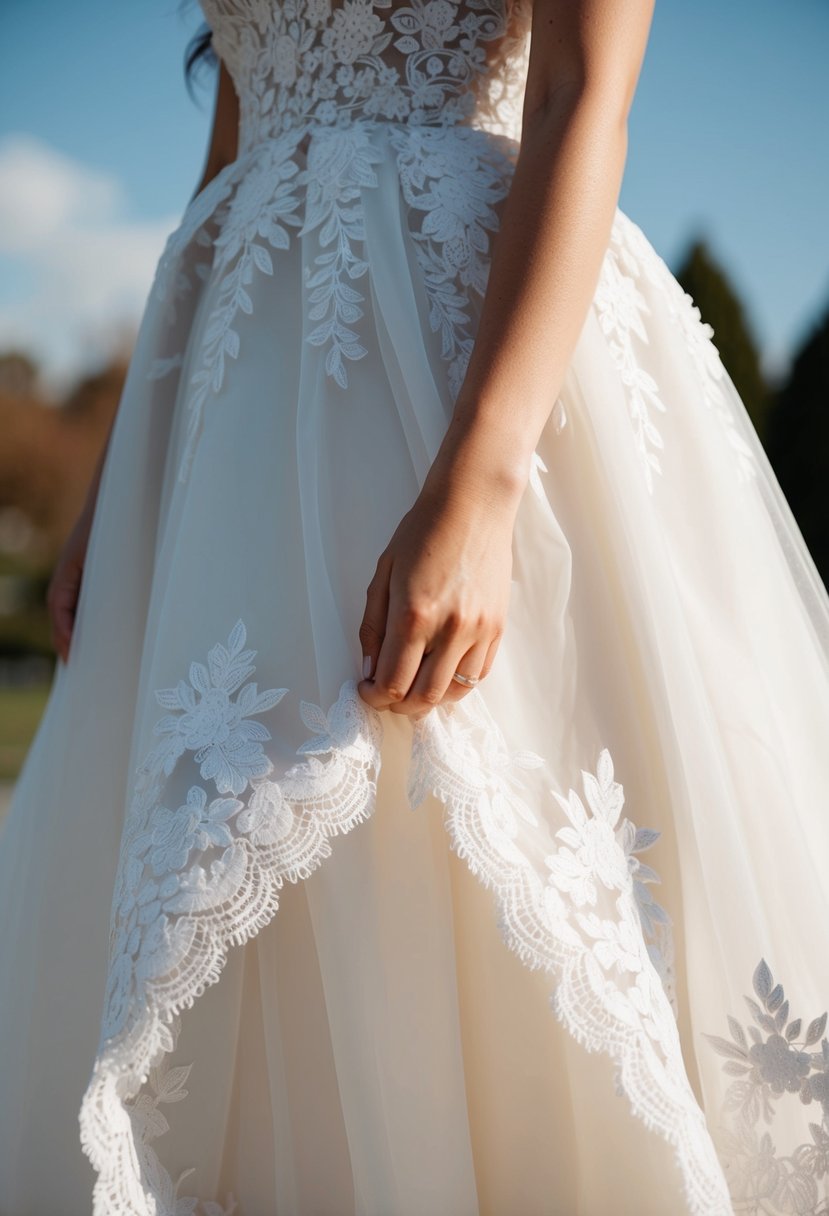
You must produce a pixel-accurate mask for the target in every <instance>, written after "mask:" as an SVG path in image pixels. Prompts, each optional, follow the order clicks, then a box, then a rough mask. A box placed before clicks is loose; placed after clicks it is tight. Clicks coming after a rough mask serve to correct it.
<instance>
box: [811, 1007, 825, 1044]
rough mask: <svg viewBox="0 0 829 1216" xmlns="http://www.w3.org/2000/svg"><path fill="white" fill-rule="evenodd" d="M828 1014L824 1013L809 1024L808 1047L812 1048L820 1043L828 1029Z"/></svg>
mask: <svg viewBox="0 0 829 1216" xmlns="http://www.w3.org/2000/svg"><path fill="white" fill-rule="evenodd" d="M826 1018H827V1014H826V1013H822V1014H821V1015H820V1017H819V1018H815V1020H814V1021H813V1022H810V1023H809V1029H808V1030H807V1031H806V1046H807V1047H811V1046H812V1045H813V1044H814V1043H817V1042H819V1041H820V1039H821V1038H822V1036H823V1032H824V1030H825V1029H826Z"/></svg>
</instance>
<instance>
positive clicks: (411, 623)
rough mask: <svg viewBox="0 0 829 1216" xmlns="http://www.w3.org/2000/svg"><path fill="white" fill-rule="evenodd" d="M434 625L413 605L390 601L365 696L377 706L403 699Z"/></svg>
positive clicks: (382, 707) (393, 703) (387, 706)
mask: <svg viewBox="0 0 829 1216" xmlns="http://www.w3.org/2000/svg"><path fill="white" fill-rule="evenodd" d="M429 631H430V626H429V623H428V622H427V620H426V618H425V617H424V616H423V615H421V614H420V613H419V612H417V611H415V610H414V609H412V608H411V607H404V606H402V605H401V606H400V607H398V606H396V605H395V602H394V599H393V598H391V599H390V602H389V616H388V621H387V628H386V635H385V637H384V638H383V642H382V645H381V647H380V654H379V655H378V657H377V667H376V670H375V674H374V680H373V682H370V683H368V684H367V686H366V689H365V692H364V693H363V695H364V698H365V700H366V701H368V702H369V704H371V705H374V706H375V708H376V709H389V708H391V707H392V706H393V705H397V704H398V703H399V702H401V701H402V700H403V699H404V697H405V696H406V693H407V692H408V691H409V688H410V687H411V685H412V681H413V680H414V678H415V676H416V675H417V670H418V668H419V666H420V663H421V660H422V658H423V652H424V651H425V650H426V648H427V646H428V645H429Z"/></svg>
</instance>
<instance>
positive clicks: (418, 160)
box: [389, 127, 514, 398]
mask: <svg viewBox="0 0 829 1216" xmlns="http://www.w3.org/2000/svg"><path fill="white" fill-rule="evenodd" d="M389 138H390V139H391V142H392V144H393V145H394V147H395V149H396V150H397V165H398V170H399V173H400V184H401V187H402V190H403V196H404V198H405V200H406V202H407V203H408V204H409V207H410V209H411V210H410V214H412V215H416V214H417V213H418V212H420V213H422V223H421V225H420V228H419V229H418V228H417V226H415V225H413V226H412V227H411V228H410V232H411V235H412V239H413V240H414V242H415V247H416V249H417V256H418V259H419V262H420V265H421V269H422V271H423V283H424V286H425V288H426V292H427V295H428V297H429V304H430V310H429V325H430V327H431V329H432V330H433V332H434V331H437V332H439V333H440V339H441V354H442V355H443V357H444V359H446V360H447V361H448V364H449V368H448V377H449V390H450V393H451V394H452V396H453V398H454V397H456V396H457V394H458V392H459V391H460V387H461V384H462V383H463V378H464V376H465V374H466V368H467V365H468V363H469V357H470V354H471V352H472V346H473V343H474V331H473V328H472V321H471V318H470V315H469V293H470V291H474V292H476V293H477V294H478V295H479V296H480V297H481V298H483V295H484V292H485V291H486V284H487V279H488V277H489V266H490V253H489V245H490V241H489V236H490V233H494V232H496V231H497V230H498V225H499V221H498V214H497V212H496V211H495V210H494V206H495V204H496V203H498V202H500V201H501V200H502V199H504V198H506V196H507V194H508V193H509V186H510V182H511V175H512V172H513V169H514V164H513V160H512V158H511V157H510V156H508V155H507V154H506V153H505V152H502V151H500V150H499V148H498V147H497V146H496V145H495V144H494V143H493V141H492V140H491V139H490V137H489V136H488V135H483V136H482V135H481V133H480V132H478V131H476V130H474V129H472V128H459V127H452V128H440V127H424V128H422V129H421V130H418V131H410V130H408V129H404V130H403V131H401V130H399V129H394V128H392V130H391V132H390V136H389Z"/></svg>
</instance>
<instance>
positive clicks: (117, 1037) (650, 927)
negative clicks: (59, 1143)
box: [80, 621, 731, 1216]
mask: <svg viewBox="0 0 829 1216" xmlns="http://www.w3.org/2000/svg"><path fill="white" fill-rule="evenodd" d="M246 641H247V637H246V630H245V627H244V624H243V623H242V621H238V622H237V623H236V625H235V626H234V628H233V629H232V630H231V632H230V635H229V637H228V640H227V644H217V645H216V646H214V647H213V648H212V649H211V650H210V652H209V654H208V655H207V661H206V663H200V662H193V663H191V665H190V669H189V677H188V679H181V680H179V681H178V683H177V684H176V685H175V686H174V687H171V688H167V689H161V690H159V691H158V692H157V693H156V699H157V700H158V702H159V705H160V706H161V707H162V708H163V709H164V710H165V711H167V712H166V713H165V714H164V715H163V716H162V717H161V718H160V719H159V720H158V722H157V723H156V726H155V734H156V735H157V737H158V741H157V742H156V744H155V745H154V746H153V747H152V748H151V750H150V751H149V753H148V755H147V756H146V758H145V759H144V761H143V762H142V764H141V765H140V766H139V768H138V771H137V773H136V776H135V789H134V796H133V799H132V804H131V807H130V814H129V817H128V820H127V823H126V825H125V832H124V839H123V841H122V848H121V855H120V860H119V867H118V873H117V876H116V883H115V891H114V895H113V905H112V931H111V936H110V959H109V971H108V982H107V987H106V998H105V1010H104V1017H103V1023H102V1029H101V1040H100V1044H99V1049H98V1055H97V1058H96V1062H95V1067H94V1070H93V1074H92V1078H91V1080H90V1082H89V1086H88V1088H87V1091H86V1094H85V1095H84V1099H83V1104H82V1108H81V1113H80V1123H81V1142H82V1145H83V1148H84V1151H85V1152H86V1153H87V1155H88V1156H89V1158H90V1160H91V1161H92V1163H93V1165H94V1166H95V1169H96V1170H97V1171H98V1175H99V1176H98V1179H97V1181H96V1184H95V1191H94V1212H95V1216H104V1214H106V1216H127V1214H129V1216H150V1214H152V1216H168V1214H169V1216H182V1214H183V1213H185V1212H186V1213H189V1214H190V1216H195V1214H196V1213H197V1212H199V1211H200V1212H201V1216H219V1214H220V1213H229V1212H231V1211H232V1210H233V1199H232V1196H231V1197H228V1200H227V1204H228V1205H229V1206H226V1207H221V1206H217V1205H216V1204H215V1201H211V1203H204V1204H202V1207H201V1208H200V1209H199V1208H198V1203H199V1201H198V1200H197V1199H196V1198H195V1197H194V1196H183V1195H181V1194H179V1188H180V1186H181V1183H182V1181H183V1179H184V1177H186V1176H187V1175H188V1174H189V1173H190V1171H185V1172H184V1173H183V1174H182V1175H180V1176H179V1178H178V1179H177V1181H176V1182H175V1183H173V1181H172V1179H171V1178H170V1176H169V1174H168V1173H167V1171H166V1170H165V1169H164V1167H163V1166H162V1164H161V1162H160V1160H159V1158H158V1155H157V1153H156V1152H155V1149H154V1147H153V1143H152V1142H153V1141H154V1140H155V1139H157V1138H158V1137H159V1136H160V1135H161V1134H163V1132H164V1131H165V1130H166V1127H167V1123H166V1119H165V1118H164V1116H163V1114H162V1113H161V1112H160V1111H159V1110H158V1107H159V1104H161V1103H164V1102H167V1101H178V1100H180V1099H181V1098H183V1097H184V1096H185V1094H186V1091H184V1090H183V1083H184V1081H185V1080H186V1077H187V1074H188V1073H189V1070H190V1068H191V1067H192V1065H186V1066H178V1067H177V1068H175V1069H165V1067H164V1063H163V1057H164V1055H165V1054H167V1053H169V1052H171V1051H173V1050H174V1048H175V1045H176V1042H177V1039H178V1033H179V1015H180V1014H181V1012H182V1011H183V1010H184V1009H187V1008H189V1007H191V1006H192V1005H193V1003H194V1001H195V1000H196V999H197V998H198V997H199V996H200V995H201V993H202V992H203V991H204V989H205V988H206V987H207V986H208V985H210V984H213V983H215V982H216V981H217V980H218V979H219V977H220V975H221V972H222V969H223V967H224V963H225V961H226V958H227V952H228V950H229V948H230V947H231V946H233V945H239V944H241V943H243V942H245V941H247V940H248V939H249V938H251V937H252V936H253V935H254V934H256V933H257V932H258V931H259V930H260V929H261V928H263V927H264V926H265V925H266V924H267V923H268V922H269V921H270V920H271V919H272V917H273V916H274V914H275V913H276V911H277V908H278V904H279V891H280V889H281V887H282V885H283V883H284V882H285V881H286V879H287V880H288V881H291V882H298V881H300V880H302V879H304V878H306V877H308V875H310V874H311V873H312V872H313V870H314V869H316V867H317V866H319V865H320V864H321V862H322V861H323V860H324V859H325V858H326V857H328V856H329V855H330V853H331V843H330V841H331V837H332V836H334V835H336V834H337V833H342V832H347V831H350V830H351V829H352V828H353V827H355V826H356V825H357V824H359V823H360V822H361V821H362V820H364V819H365V818H366V817H367V816H368V815H370V814H371V813H372V811H373V809H374V800H375V795H376V778H377V774H378V773H379V770H380V763H381V743H382V718H381V715H380V714H379V713H378V712H377V711H376V710H373V709H371V708H370V707H369V706H367V705H366V704H365V702H363V700H362V698H361V697H360V696H359V694H358V693H357V691H356V681H354V680H347V681H345V682H344V683H343V685H342V687H341V689H340V694H339V696H338V698H337V701H336V702H335V703H334V704H333V705H332V706H331V707H330V709H329V710H328V712H327V713H326V712H324V711H323V710H322V709H321V708H320V707H319V706H316V705H313V704H310V703H308V702H302V704H301V715H302V718H303V721H304V722H305V725H306V726H307V727H308V728H309V730H310V731H311V732H312V735H311V737H310V738H309V739H308V740H307V741H306V742H305V743H303V744H302V746H301V747H300V748H299V749H298V752H297V757H298V758H297V760H296V762H295V763H294V764H292V765H291V766H290V767H289V768H288V769H287V770H286V771H285V772H284V773H283V774H282V775H281V777H279V779H278V780H277V779H275V778H274V777H273V770H274V766H273V763H272V762H271V761H270V760H269V759H268V757H267V755H266V752H265V749H264V746H263V745H264V744H265V743H267V742H268V740H269V739H270V738H271V735H270V732H269V731H268V729H267V728H266V727H265V726H264V725H263V723H261V722H260V721H259V720H258V718H259V716H261V715H263V714H266V713H269V712H270V711H272V710H273V709H274V708H276V707H277V706H278V705H279V704H280V702H281V701H282V699H283V697H284V695H285V693H286V689H283V688H272V689H266V690H264V691H260V690H259V688H258V686H257V684H256V682H254V681H252V680H250V679H249V677H250V676H252V675H253V673H254V670H255V669H254V664H253V662H252V660H253V658H254V656H255V654H256V652H255V651H254V650H251V649H247V648H246V646H245V643H246ZM185 761H186V763H187V765H188V766H189V768H190V770H191V771H192V774H193V777H192V779H190V780H189V781H185V782H184V784H181V785H180V788H181V789H182V790H184V789H185V788H186V793H185V795H184V799H183V801H181V799H180V798H179V805H178V806H176V804H175V802H170V801H169V799H168V793H169V791H170V790H171V789H172V782H173V781H174V780H176V779H178V780H179V782H180V780H181V778H182V776H183V775H184V774H183V773H181V772H180V766H181V764H182V763H183V762H185ZM544 764H545V762H544V761H543V759H542V758H541V757H540V756H537V755H536V754H535V753H533V752H529V751H519V752H517V753H511V752H510V750H509V749H508V748H507V746H506V743H505V741H504V738H503V736H502V734H501V732H500V730H499V728H498V726H497V724H496V723H495V721H494V720H493V719H492V718H491V716H490V715H489V713H488V711H487V709H486V706H485V704H484V702H483V699H482V698H481V696H480V694H479V693H478V692H477V691H473V692H472V693H470V694H469V695H468V696H467V697H465V698H464V699H463V700H462V701H460V702H457V703H456V704H454V705H450V706H448V707H441V708H440V709H439V710H436V711H433V712H432V713H431V714H429V715H427V716H426V717H425V718H423V719H421V720H420V721H418V722H416V723H414V724H413V732H412V760H411V770H410V775H409V783H408V797H409V801H410V804H411V806H412V807H417V806H419V805H420V803H421V802H422V801H423V799H424V797H425V796H426V795H427V794H428V793H432V794H434V795H435V796H437V797H438V798H439V799H441V800H442V802H443V803H444V805H445V808H446V829H447V832H448V834H449V839H450V843H451V845H452V847H453V849H454V850H455V851H456V852H457V854H458V855H459V856H460V857H462V858H465V860H466V862H467V863H468V865H469V866H470V868H471V870H472V871H473V872H474V873H475V874H476V875H477V877H478V878H479V879H480V880H481V881H482V882H483V883H484V884H485V885H486V886H487V887H489V888H491V889H492V890H493V892H494V893H495V897H496V905H497V909H498V923H499V925H500V928H501V932H502V934H503V937H504V940H505V941H506V943H507V945H508V946H509V947H510V948H511V949H513V950H514V951H515V952H516V953H517V954H518V956H519V957H520V958H521V959H522V960H523V961H524V962H525V963H526V964H527V965H528V966H529V967H531V968H538V967H542V968H544V969H545V970H547V971H549V972H550V973H551V975H552V976H554V977H555V978H556V980H557V986H556V988H555V993H554V1009H555V1011H556V1014H557V1016H558V1017H559V1018H560V1020H561V1021H562V1022H563V1024H564V1025H565V1026H566V1027H567V1029H568V1030H569V1031H570V1032H571V1033H572V1034H573V1035H574V1036H575V1037H576V1038H577V1039H578V1040H579V1042H581V1043H583V1044H584V1046H585V1047H587V1048H588V1050H591V1051H605V1052H607V1053H608V1055H609V1056H610V1057H611V1058H612V1059H613V1060H614V1062H615V1064H616V1072H617V1084H618V1087H619V1089H620V1091H623V1092H624V1093H626V1094H627V1096H628V1099H629V1102H630V1105H631V1109H632V1110H633V1112H634V1114H636V1115H638V1116H639V1117H640V1118H641V1119H643V1120H644V1121H645V1123H646V1124H647V1125H648V1126H649V1127H651V1128H653V1129H654V1130H656V1131H658V1132H659V1133H660V1134H661V1135H663V1136H664V1137H665V1138H666V1139H667V1140H668V1141H669V1142H670V1143H671V1144H672V1145H673V1146H674V1147H675V1149H676V1153H677V1159H678V1161H679V1164H680V1167H681V1170H682V1174H683V1177H684V1179H685V1186H686V1192H687V1196H688V1204H689V1209H690V1211H692V1212H693V1213H697V1214H699V1216H703V1214H705V1216H714V1214H725V1213H730V1211H731V1208H730V1205H729V1202H728V1198H727V1193H726V1189H725V1182H724V1179H723V1177H722V1174H721V1171H720V1166H719V1163H718V1161H717V1158H716V1156H715V1154H714V1149H713V1145H712V1143H711V1140H710V1138H709V1135H708V1132H707V1129H706V1126H705V1122H704V1118H703V1115H702V1111H701V1110H700V1108H699V1107H698V1105H697V1103H696V1100H695V1098H694V1095H693V1092H692V1090H691V1087H690V1085H689V1083H688V1080H687V1076H686V1074H685V1070H684V1066H683V1062H682V1056H681V1051H680V1045H679V1038H678V1033H677V1027H676V1022H675V1019H674V1013H673V1011H672V1007H671V1002H670V984H671V977H670V949H669V940H670V934H669V930H668V918H667V916H666V914H665V913H664V911H663V910H662V909H661V908H660V907H659V905H658V904H656V902H655V901H654V900H653V899H652V897H651V896H650V894H649V893H648V891H647V887H646V885H645V884H647V883H651V882H653V881H656V880H657V875H656V874H655V872H654V871H653V870H651V869H650V868H649V867H647V866H645V865H643V863H642V862H641V861H640V860H639V857H638V856H637V854H638V853H640V852H641V851H643V850H644V849H646V848H648V847H650V845H651V844H653V842H654V840H655V839H656V833H654V832H652V831H648V830H641V829H640V830H639V831H638V832H637V830H636V829H635V827H634V826H633V824H632V823H630V821H628V820H627V819H621V818H620V815H621V810H622V805H623V801H624V798H623V792H622V787H621V786H620V785H619V784H618V783H616V782H615V781H614V779H613V765H612V762H611V759H610V754H609V753H608V752H607V751H606V750H605V751H602V752H601V754H600V756H599V759H598V768H597V773H596V775H595V776H594V775H592V774H591V773H587V772H585V773H583V774H582V781H583V787H584V797H585V800H586V805H585V802H583V801H582V799H581V797H580V796H579V795H578V794H577V793H576V792H575V791H574V790H570V791H569V793H568V795H567V796H566V797H565V796H563V795H562V794H560V793H558V792H556V791H555V790H552V789H551V790H550V798H551V800H552V801H553V802H555V803H556V804H557V805H558V806H560V807H561V809H562V811H563V812H564V814H565V816H566V819H567V826H565V827H562V828H561V829H559V831H558V832H557V833H556V837H557V841H558V842H559V843H556V844H555V846H554V847H553V849H552V850H551V852H550V853H549V855H548V856H547V857H546V860H545V862H544V868H543V870H541V869H539V868H537V866H536V865H535V864H533V862H532V861H531V860H530V859H529V857H528V856H527V854H526V852H525V851H524V850H523V849H522V847H521V843H520V825H521V823H524V824H527V825H531V826H535V827H537V826H538V816H537V814H536V813H535V811H534V810H533V809H532V808H531V806H530V803H529V802H528V800H527V798H526V795H525V794H524V792H523V786H522V776H521V774H522V772H524V771H527V770H529V769H539V768H543V766H544ZM207 785H210V786H212V787H213V789H212V790H208V788H206V786H207ZM607 892H610V894H611V897H612V899H611V903H610V904H608V902H607V896H606V894H604V895H603V893H607ZM609 908H610V909H612V911H611V914H610V915H608V914H607V913H608V909H609ZM657 927H658V928H657ZM666 946H667V947H668V948H666ZM660 973H661V974H662V975H663V976H664V977H665V980H664V981H663V979H661V978H660ZM665 982H667V983H668V989H666V986H665ZM148 1081H149V1082H150V1092H149V1093H147V1092H141V1091H142V1086H143V1085H145V1083H146V1082H148ZM211 1204H212V1206H211Z"/></svg>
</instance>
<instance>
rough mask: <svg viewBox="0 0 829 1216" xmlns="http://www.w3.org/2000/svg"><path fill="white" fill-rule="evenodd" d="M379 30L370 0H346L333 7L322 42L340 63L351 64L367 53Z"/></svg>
mask: <svg viewBox="0 0 829 1216" xmlns="http://www.w3.org/2000/svg"><path fill="white" fill-rule="evenodd" d="M382 32H383V22H382V21H381V20H380V18H379V17H378V16H377V14H376V13H375V12H374V11H373V5H372V4H371V0H345V3H344V5H343V7H342V8H338V9H335V10H334V12H333V14H332V18H331V23H330V25H329V27H328V29H326V31H325V32H324V34H323V37H322V41H323V45H324V46H327V47H330V49H331V50H332V51H333V53H334V55H335V57H336V59H337V60H338V61H339V62H340V63H353V62H354V60H355V59H357V58H358V57H359V56H360V55H367V54H368V53H369V51H370V50H371V48H372V46H373V44H374V40H375V38H377V36H378V35H379V34H381V33H382Z"/></svg>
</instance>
